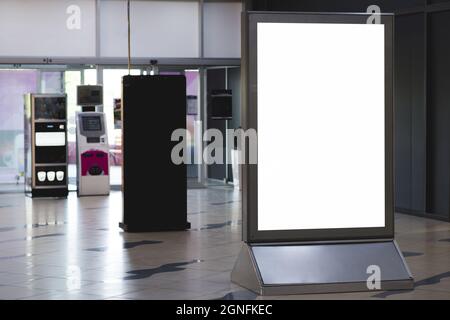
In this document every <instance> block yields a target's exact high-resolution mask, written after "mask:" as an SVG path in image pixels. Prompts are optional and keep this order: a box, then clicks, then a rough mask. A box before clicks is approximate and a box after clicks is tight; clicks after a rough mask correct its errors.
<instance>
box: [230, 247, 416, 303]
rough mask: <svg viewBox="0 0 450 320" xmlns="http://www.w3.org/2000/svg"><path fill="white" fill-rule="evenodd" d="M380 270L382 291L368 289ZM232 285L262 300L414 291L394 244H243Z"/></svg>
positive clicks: (412, 282)
mask: <svg viewBox="0 0 450 320" xmlns="http://www.w3.org/2000/svg"><path fill="white" fill-rule="evenodd" d="M373 270H379V275H380V277H379V279H380V287H379V288H375V289H372V288H369V287H368V282H369V284H373V281H370V280H368V279H371V280H372V279H373V278H374V276H375V274H374V271H373ZM231 281H232V282H234V283H236V284H238V285H240V286H242V287H245V288H247V289H249V290H251V291H253V292H255V293H257V294H259V295H285V294H305V293H332V292H354V291H371V290H407V289H413V287H414V280H413V277H412V275H411V273H410V271H409V269H408V266H407V265H406V262H405V260H404V258H403V255H402V253H401V251H400V250H399V248H398V246H397V244H396V242H395V241H393V240H389V241H385V242H370V243H339V244H301V245H300V244H295V245H269V244H265V245H249V244H244V245H243V247H242V249H241V252H240V254H239V257H238V259H237V261H236V264H235V266H234V269H233V271H232V273H231Z"/></svg>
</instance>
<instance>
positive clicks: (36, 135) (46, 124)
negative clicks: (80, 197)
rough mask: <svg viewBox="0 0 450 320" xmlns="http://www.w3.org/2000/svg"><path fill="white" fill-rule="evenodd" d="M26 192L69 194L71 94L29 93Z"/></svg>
mask: <svg viewBox="0 0 450 320" xmlns="http://www.w3.org/2000/svg"><path fill="white" fill-rule="evenodd" d="M24 105H25V110H24V112H25V134H24V140H25V146H24V147H25V193H26V194H27V195H28V196H30V197H67V194H68V177H67V97H66V95H65V94H26V95H25V104H24Z"/></svg>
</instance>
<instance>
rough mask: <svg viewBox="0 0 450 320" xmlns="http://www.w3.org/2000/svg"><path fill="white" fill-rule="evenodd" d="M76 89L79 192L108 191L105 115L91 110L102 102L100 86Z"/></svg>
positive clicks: (103, 192) (100, 193)
mask: <svg viewBox="0 0 450 320" xmlns="http://www.w3.org/2000/svg"><path fill="white" fill-rule="evenodd" d="M98 90H100V92H98ZM93 91H95V92H93ZM81 92H82V93H83V94H80V93H81ZM78 93H79V95H78V104H79V105H81V107H82V110H83V111H82V112H77V114H76V127H77V186H78V188H77V190H78V196H95V195H108V194H109V190H110V187H109V171H110V168H109V144H108V135H107V130H106V117H105V113H103V112H96V111H93V110H95V108H96V107H97V106H99V105H101V104H102V101H101V96H102V94H101V87H100V86H80V87H78ZM86 97H91V98H89V99H86ZM95 97H97V98H95ZM86 110H88V111H86Z"/></svg>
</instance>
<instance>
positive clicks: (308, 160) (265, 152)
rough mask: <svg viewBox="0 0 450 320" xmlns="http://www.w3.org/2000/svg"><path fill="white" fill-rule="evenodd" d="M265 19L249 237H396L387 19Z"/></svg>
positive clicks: (252, 34)
mask: <svg viewBox="0 0 450 320" xmlns="http://www.w3.org/2000/svg"><path fill="white" fill-rule="evenodd" d="M267 16H268V15H264V14H261V15H259V16H258V15H254V16H252V17H251V19H250V22H249V27H248V30H249V39H250V42H249V47H248V48H247V50H248V53H247V54H248V59H249V60H248V61H249V72H250V76H249V82H248V88H250V89H249V90H250V95H249V107H248V109H247V111H246V112H247V114H248V115H249V119H250V120H249V123H248V125H249V127H253V126H255V127H256V128H257V132H258V164H257V166H253V167H252V166H251V165H250V166H249V167H248V169H247V170H248V172H249V173H248V176H247V177H248V184H247V189H248V190H249V193H248V194H249V196H248V198H247V201H248V202H247V204H246V202H245V201H244V212H245V211H246V212H247V213H248V215H247V216H248V219H247V222H246V223H247V224H248V225H249V228H248V229H247V230H248V231H249V236H248V238H247V239H250V240H252V239H253V240H255V239H256V240H258V239H262V240H280V241H281V240H283V239H285V240H292V239H300V240H301V239H311V240H320V238H324V239H325V238H330V239H333V238H336V239H345V238H358V237H361V238H364V237H377V236H378V237H379V236H381V235H390V234H393V223H392V222H391V218H392V214H393V213H392V212H391V209H392V208H393V205H392V204H393V202H392V195H391V194H392V193H393V192H392V190H391V189H392V186H391V182H392V180H391V177H392V168H391V160H392V157H391V156H392V154H391V153H392V152H391V150H390V148H391V147H392V142H391V138H392V114H391V111H392V110H391V109H392V103H391V101H390V99H391V98H392V91H391V87H392V83H391V82H392V81H391V79H390V76H391V57H390V54H391V52H392V51H391V49H392V47H391V44H390V40H391V31H392V29H391V27H392V26H391V25H390V23H391V22H390V21H391V20H389V21H388V23H389V25H388V26H386V25H385V24H384V23H382V24H366V23H365V22H364V21H363V19H365V18H364V17H363V18H359V17H356V18H355V17H350V18H346V17H345V16H344V15H343V16H342V17H341V16H338V17H336V16H334V17H327V16H326V15H322V16H320V17H319V16H317V20H318V21H317V22H316V23H312V22H314V20H315V18H316V17H315V16H314V15H309V17H306V18H304V17H302V18H299V19H300V20H301V19H304V20H305V21H306V22H292V21H293V20H294V21H295V20H296V19H297V16H294V15H280V19H281V20H282V22H280V21H276V20H277V19H278V18H277V17H276V16H275V18H274V16H273V15H271V16H270V17H268V18H267ZM298 16H300V15H298ZM313 16H314V17H313ZM265 17H266V18H265ZM311 17H313V18H311ZM252 19H253V20H252ZM283 19H284V20H288V22H284V21H283ZM289 19H290V20H289ZM333 19H334V20H339V21H336V22H337V23H334V20H333ZM345 19H349V20H350V22H347V21H346V20H345ZM352 19H353V20H355V19H360V20H358V21H356V23H353V22H352V21H353V20H352ZM322 21H323V22H322ZM386 27H387V28H388V29H387V30H388V32H387V31H386ZM386 37H388V39H386ZM386 63H388V64H386ZM386 65H387V66H388V67H386ZM251 88H256V90H254V91H252V89H251ZM255 107H256V108H255ZM252 110H256V112H254V111H252ZM255 184H256V185H255ZM252 189H256V190H255V191H253V190H252ZM391 205H392V208H391ZM244 227H245V226H244ZM370 229H372V231H367V230H370Z"/></svg>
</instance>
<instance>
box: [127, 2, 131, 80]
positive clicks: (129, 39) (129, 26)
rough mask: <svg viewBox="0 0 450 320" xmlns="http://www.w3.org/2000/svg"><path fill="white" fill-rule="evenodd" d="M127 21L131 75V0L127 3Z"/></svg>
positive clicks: (129, 69)
mask: <svg viewBox="0 0 450 320" xmlns="http://www.w3.org/2000/svg"><path fill="white" fill-rule="evenodd" d="M127 20H128V75H130V74H131V22H130V20H131V19H130V0H128V2H127Z"/></svg>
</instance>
